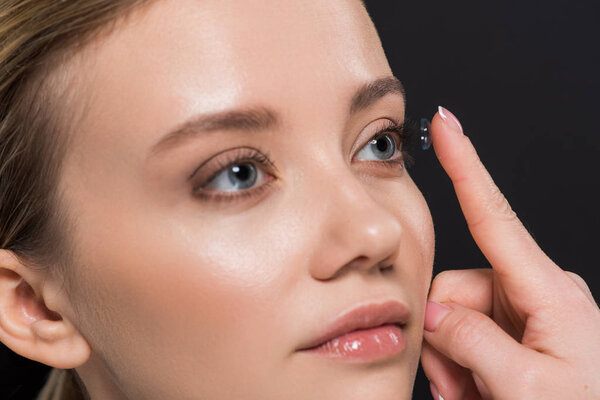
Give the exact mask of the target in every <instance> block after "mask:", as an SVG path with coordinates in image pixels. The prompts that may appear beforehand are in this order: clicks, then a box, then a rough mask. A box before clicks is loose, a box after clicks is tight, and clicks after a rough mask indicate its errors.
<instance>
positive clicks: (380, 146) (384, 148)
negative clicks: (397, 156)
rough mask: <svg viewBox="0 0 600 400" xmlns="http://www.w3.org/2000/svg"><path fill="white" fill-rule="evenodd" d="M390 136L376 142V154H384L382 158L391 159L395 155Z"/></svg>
mask: <svg viewBox="0 0 600 400" xmlns="http://www.w3.org/2000/svg"><path fill="white" fill-rule="evenodd" d="M391 140H392V139H391V138H390V137H389V136H382V137H380V138H379V139H377V140H376V141H375V143H374V144H375V148H376V149H377V150H375V152H376V153H383V155H382V156H381V157H382V158H390V157H391V156H393V155H394V143H393V142H391Z"/></svg>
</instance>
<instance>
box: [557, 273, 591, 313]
mask: <svg viewBox="0 0 600 400" xmlns="http://www.w3.org/2000/svg"><path fill="white" fill-rule="evenodd" d="M565 273H566V274H567V275H568V276H569V278H571V279H572V280H573V281H574V282H575V283H576V284H577V286H579V288H580V289H581V291H582V292H583V293H584V294H585V295H586V297H587V298H588V300H589V301H590V302H591V303H592V304H595V305H596V306H597V305H598V303H597V302H596V299H594V296H593V295H592V291H591V290H590V287H589V286H588V285H587V283H586V282H585V280H584V279H583V278H582V277H581V276H579V275H577V274H576V273H574V272H571V271H565Z"/></svg>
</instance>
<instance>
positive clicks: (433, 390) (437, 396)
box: [429, 381, 444, 400]
mask: <svg viewBox="0 0 600 400" xmlns="http://www.w3.org/2000/svg"><path fill="white" fill-rule="evenodd" d="M429 388H430V389H431V395H432V396H433V398H434V400H444V398H443V397H442V395H441V394H440V392H438V390H437V388H436V387H435V385H434V384H433V382H431V381H429Z"/></svg>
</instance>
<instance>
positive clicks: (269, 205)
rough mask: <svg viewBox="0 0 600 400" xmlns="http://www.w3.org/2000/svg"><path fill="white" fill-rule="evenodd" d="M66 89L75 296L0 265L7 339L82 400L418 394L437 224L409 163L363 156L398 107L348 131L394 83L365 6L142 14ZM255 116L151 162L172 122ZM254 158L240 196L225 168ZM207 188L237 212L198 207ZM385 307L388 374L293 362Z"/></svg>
mask: <svg viewBox="0 0 600 400" xmlns="http://www.w3.org/2000/svg"><path fill="white" fill-rule="evenodd" d="M60 71H61V73H62V74H64V75H65V77H66V78H70V80H71V86H70V87H69V92H68V93H69V94H70V97H69V98H72V99H73V100H74V101H73V104H69V105H68V107H63V109H66V110H68V113H67V117H68V118H69V121H70V122H71V123H72V124H73V129H72V130H71V131H70V132H69V134H70V135H71V139H72V140H71V142H70V143H69V148H68V152H67V153H68V154H67V157H66V159H65V160H64V168H63V170H62V175H61V179H60V182H59V185H60V189H61V191H62V193H63V195H64V198H63V199H64V201H65V202H66V204H67V206H68V208H69V209H70V210H71V212H72V213H73V215H74V220H75V229H74V232H73V237H72V239H73V241H74V245H75V248H76V252H77V254H76V262H75V264H74V265H73V266H72V268H71V269H70V270H69V271H68V273H69V274H70V279H71V280H72V281H73V285H72V289H73V290H65V287H64V286H63V285H62V281H61V280H60V279H52V278H51V277H50V276H49V275H47V274H44V273H42V272H38V271H35V270H30V269H27V268H25V267H24V266H22V265H20V264H19V263H18V262H17V260H15V259H14V258H12V257H10V254H8V253H7V252H5V251H3V252H0V255H1V257H0V265H1V266H2V269H0V270H1V271H3V272H4V274H2V276H1V279H0V285H1V287H0V294H1V299H0V340H1V341H2V342H3V343H5V344H7V345H8V346H9V347H10V348H11V349H13V350H14V351H16V352H18V353H19V354H22V355H24V356H25V357H28V358H31V359H34V360H37V361H40V362H42V363H45V364H48V365H52V366H56V367H59V368H75V369H76V370H77V372H78V373H79V374H80V375H81V377H82V379H83V381H84V383H85V385H86V387H87V388H88V390H89V391H90V394H91V397H92V399H94V400H105V399H106V400H115V399H129V400H142V399H143V400H150V399H159V400H164V399H177V400H187V399H190V400H191V399H194V400H198V399H210V400H235V399H243V400H281V399H286V400H314V399H327V400H336V399H339V400H342V399H343V400H350V399H356V400H368V399H372V400H398V399H406V400H407V399H410V398H411V392H412V388H413V385H414V379H415V375H416V372H417V368H418V363H419V357H420V353H421V344H422V335H423V320H424V316H425V305H426V302H427V292H428V289H429V286H430V283H431V275H432V266H433V252H434V234H433V233H434V232H433V224H432V221H431V215H430V213H429V209H428V207H427V204H426V202H425V199H424V198H423V196H422V195H421V192H420V191H419V189H418V188H417V186H416V185H415V184H414V182H413V181H412V179H411V178H410V175H409V174H408V172H407V171H406V169H405V168H404V166H403V165H402V163H396V164H393V165H391V166H388V165H385V164H384V162H383V161H384V159H381V156H376V154H375V153H374V152H373V149H372V147H373V146H369V145H368V143H369V142H370V140H371V139H372V138H373V136H374V135H375V133H376V132H377V131H378V129H379V128H381V127H382V126H387V124H389V123H390V122H396V123H400V122H401V121H402V120H403V119H404V105H405V103H404V98H403V96H402V93H401V92H399V91H393V92H388V93H387V94H386V95H385V96H383V97H381V98H378V99H377V100H376V101H375V102H373V103H372V104H370V105H369V107H367V108H364V109H361V110H360V111H357V112H355V113H350V104H351V100H352V99H353V96H354V93H355V92H356V90H357V89H359V88H361V87H364V85H367V84H369V83H371V82H373V81H375V80H378V79H380V78H389V77H392V71H391V69H390V66H389V64H388V62H387V59H386V57H385V53H384V51H383V48H382V46H381V43H380V41H379V37H378V36H377V32H376V30H375V27H374V26H373V23H372V21H371V20H370V18H369V16H368V14H367V13H366V12H365V10H364V9H363V7H362V5H361V4H360V2H359V1H357V0H335V1H322V0H312V1H305V0H302V1H295V0H294V1H292V0H285V1H270V2H265V1H264V0H236V1H231V0H202V1H198V0H172V1H166V0H163V1H156V2H153V3H151V4H150V6H149V7H146V8H142V9H139V10H136V11H135V12H134V13H133V14H131V15H130V18H128V19H127V20H125V22H124V23H120V24H118V25H117V26H116V27H115V30H114V31H113V32H111V34H110V35H108V36H105V37H102V38H100V39H96V40H95V41H94V42H93V43H90V45H89V46H87V47H86V48H84V49H83V50H82V52H81V53H80V54H77V56H76V57H75V58H74V59H72V60H69V62H68V64H67V65H65V66H62V67H61V69H60ZM65 97H66V96H65ZM65 97H61V99H63V98H65ZM250 108H252V109H264V108H269V109H271V110H273V112H274V113H277V114H278V116H279V122H280V124H279V125H272V126H269V127H268V128H262V129H255V130H253V131H243V130H241V129H229V130H224V129H215V130H212V131H208V132H202V133H201V134H198V135H196V136H193V135H191V134H190V135H188V136H186V138H185V139H184V140H183V141H182V142H180V143H179V144H178V145H177V146H175V145H174V144H173V143H174V142H170V143H171V145H170V146H166V147H165V146H161V147H160V148H161V149H162V150H161V151H156V147H155V146H156V144H157V143H159V142H161V140H162V138H164V136H165V135H166V134H167V133H168V132H171V131H173V130H174V129H176V128H178V127H180V125H181V124H182V123H184V122H185V121H188V120H190V119H196V118H197V117H198V116H205V115H206V114H212V113H220V112H223V111H225V110H231V109H250ZM187 132H188V134H189V133H190V132H191V130H188V131H187ZM256 153H258V154H259V155H260V156H262V157H267V156H268V159H269V160H270V161H271V162H272V164H273V166H267V165H262V164H261V163H260V162H259V161H257V160H249V162H250V163H252V165H254V166H255V168H256V171H257V174H258V175H257V176H256V180H255V181H254V182H253V183H252V185H251V186H250V187H248V188H246V189H243V190H242V189H235V188H234V187H233V184H232V183H231V182H228V180H227V172H228V169H227V168H225V165H224V164H227V163H228V162H229V160H231V159H233V158H236V157H238V156H243V157H246V156H248V155H249V154H256ZM377 157H379V159H378V158H377ZM392 157H393V158H394V159H398V157H402V155H401V153H400V152H399V151H396V152H394V154H393V156H392ZM239 163H240V164H242V163H243V162H242V161H240V162H239ZM199 167H200V169H199V170H198V171H197V174H196V175H195V176H194V177H193V178H192V179H188V177H189V176H190V175H191V174H192V173H193V172H194V171H195V170H196V169H197V168H199ZM216 173H218V179H216V180H214V181H211V182H205V181H206V180H209V178H210V177H211V176H212V175H213V174H216ZM209 183H210V184H209ZM201 184H207V187H205V188H204V189H203V190H204V194H207V192H208V193H209V194H212V195H215V194H219V195H224V196H238V198H237V200H233V201H221V202H219V201H216V200H214V199H212V200H211V199H204V198H201V197H199V196H197V195H195V192H194V188H196V187H197V186H201ZM259 188H263V189H261V190H259ZM250 190H253V191H254V195H252V196H251V197H241V193H240V192H249V191H250ZM48 267H49V268H52V267H53V266H48ZM24 282H25V283H24ZM26 284H27V285H26ZM28 288H31V289H32V290H25V289H28ZM390 299H394V300H397V301H400V302H402V303H405V304H406V305H407V307H408V308H409V309H410V311H411V317H410V321H409V322H408V323H407V326H406V328H405V333H406V337H407V346H406V348H405V349H404V350H403V351H402V353H401V354H400V355H398V356H397V357H393V358H390V359H387V360H384V361H382V362H378V363H362V364H352V365H351V364H348V363H345V362H340V361H332V360H326V359H323V358H319V357H317V356H313V355H309V354H306V353H298V352H295V350H296V349H297V348H299V347H300V345H301V344H302V343H305V342H306V341H308V340H310V339H313V338H314V337H315V336H317V335H318V334H319V333H320V331H321V330H322V329H323V327H324V326H325V325H326V324H327V323H328V321H330V320H331V319H333V318H334V317H336V316H337V315H339V314H340V313H342V312H344V311H347V310H349V309H351V308H354V307H356V306H358V305H362V304H367V303H380V302H383V301H386V300H390ZM46 308H47V309H48V310H51V311H53V312H54V313H56V314H58V315H59V316H60V318H56V316H55V315H54V317H53V315H52V314H50V313H49V312H47V311H46V310H45V309H46Z"/></svg>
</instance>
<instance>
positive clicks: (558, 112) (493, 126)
mask: <svg viewBox="0 0 600 400" xmlns="http://www.w3.org/2000/svg"><path fill="white" fill-rule="evenodd" d="M366 3H367V8H368V10H369V13H370V14H371V17H372V19H373V21H374V23H375V26H376V27H377V30H378V32H379V34H380V37H381V40H382V43H383V47H384V49H385V51H386V55H387V57H388V60H389V62H390V65H391V67H392V70H393V72H394V74H395V75H396V76H397V77H398V78H399V79H400V80H402V82H403V83H404V86H405V89H406V94H407V107H406V110H407V115H408V116H410V117H413V118H419V117H427V118H432V117H433V114H434V113H435V112H436V111H437V106H438V105H442V106H444V107H446V108H448V109H449V110H450V111H452V112H453V113H454V114H455V115H456V116H457V117H458V118H459V120H460V121H461V123H462V125H463V128H464V129H465V132H466V134H467V135H468V136H469V138H470V139H471V141H472V142H473V144H474V145H475V147H476V149H477V151H478V153H479V156H480V158H481V159H482V161H483V163H484V164H485V166H486V167H487V169H488V171H489V172H490V174H491V175H492V177H493V178H494V180H495V182H496V184H497V185H498V186H499V188H500V189H501V190H502V192H503V193H504V194H505V196H506V197H507V198H508V200H509V202H510V203H511V205H512V208H513V209H514V211H515V212H516V213H517V215H518V216H519V218H520V219H521V221H523V223H524V225H525V226H526V227H527V229H528V230H529V231H530V232H531V234H532V235H533V237H534V238H535V239H536V240H537V242H538V244H539V245H540V247H541V248H542V249H543V250H544V251H545V252H546V254H548V256H549V257H550V258H552V259H553V260H554V261H555V262H556V263H557V264H558V265H559V266H561V268H563V269H565V270H569V271H573V272H576V273H577V274H579V275H581V276H582V277H583V278H584V279H585V280H586V282H587V283H588V286H589V287H590V289H591V291H592V293H593V294H594V297H595V299H596V300H597V301H600V273H599V272H598V269H599V267H600V265H599V264H598V261H597V257H596V250H598V248H599V244H598V240H599V239H600V235H599V234H598V231H599V229H600V218H599V217H598V206H599V205H600V196H599V194H598V192H599V191H598V189H599V183H598V173H599V172H600V168H599V167H598V160H599V157H598V155H599V154H600V122H599V119H598V118H599V115H600V112H599V108H600V97H599V89H600V79H599V77H598V74H599V73H600V57H599V55H600V50H599V49H600V46H599V45H598V40H599V39H600V23H599V20H598V16H599V15H600V14H599V12H598V9H597V6H596V4H597V2H594V1H577V2H567V1H550V2H514V1H513V2H511V1H508V2H506V1H481V0H478V1H441V0H435V1H434V0H431V1H410V2H408V1H386V2H384V1H375V0H372V1H368V0H367V2H366ZM415 158H416V162H415V164H414V166H413V167H412V168H411V170H410V173H411V175H412V177H413V179H414V180H415V182H416V183H417V185H418V186H419V188H420V189H421V191H422V192H423V195H424V196H425V198H426V199H427V202H428V204H429V207H430V210H431V213H432V216H433V220H434V224H435V229H436V259H435V263H434V274H437V273H439V272H440V271H442V270H445V269H459V268H473V267H484V266H489V263H487V261H486V260H485V258H484V257H483V255H482V254H481V252H480V251H479V249H478V248H477V246H476V245H475V244H474V242H473V240H472V238H471V236H470V234H469V232H468V229H467V226H466V223H465V221H464V218H463V217H462V213H461V211H460V207H459V205H458V201H457V199H456V197H455V195H454V191H453V189H452V185H451V183H450V180H449V179H448V177H447V176H446V174H445V172H444V171H443V169H442V168H441V166H440V164H439V162H438V161H437V159H436V158H435V154H434V152H433V149H430V150H429V151H427V152H415ZM574 329H576V327H574ZM599 338H600V336H599ZM429 393H430V391H429V383H428V381H427V378H426V377H425V375H424V374H423V370H422V368H421V366H419V371H418V375H417V381H416V383H415V389H414V395H413V398H414V399H429V398H431V395H430V394H429ZM436 400H437V399H436Z"/></svg>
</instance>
